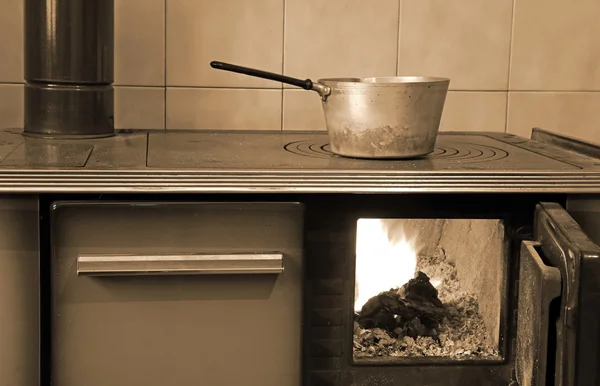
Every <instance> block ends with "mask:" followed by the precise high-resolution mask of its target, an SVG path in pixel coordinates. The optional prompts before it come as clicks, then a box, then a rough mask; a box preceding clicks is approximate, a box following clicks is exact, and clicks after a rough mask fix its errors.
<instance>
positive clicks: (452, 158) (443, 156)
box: [284, 139, 508, 163]
mask: <svg viewBox="0 0 600 386" xmlns="http://www.w3.org/2000/svg"><path fill="white" fill-rule="evenodd" d="M284 149H285V150H286V151H287V152H290V153H292V154H296V155H300V156H303V157H313V158H331V157H337V156H336V155H335V154H333V153H332V152H331V148H330V146H329V143H323V142H318V141H315V140H309V139H307V140H301V141H295V142H290V143H288V144H286V145H285V146H284ZM506 157H508V152H507V151H505V150H502V149H499V148H496V147H493V146H488V145H480V144H475V143H469V142H444V143H439V144H436V146H435V149H434V151H433V152H432V153H431V154H429V155H428V156H426V157H423V158H421V159H422V160H443V161H445V162H457V163H478V162H491V161H498V160H501V159H503V158H506Z"/></svg>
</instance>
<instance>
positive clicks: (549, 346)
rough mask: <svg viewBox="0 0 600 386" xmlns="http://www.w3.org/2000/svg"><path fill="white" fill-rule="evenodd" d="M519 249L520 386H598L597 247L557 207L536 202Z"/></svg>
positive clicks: (599, 313) (599, 287) (599, 263)
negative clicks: (530, 230) (530, 233)
mask: <svg viewBox="0 0 600 386" xmlns="http://www.w3.org/2000/svg"><path fill="white" fill-rule="evenodd" d="M533 239H534V241H524V242H523V243H522V246H521V256H520V258H521V263H520V274H519V300H518V312H519V314H518V322H517V345H516V353H517V360H516V368H517V371H516V377H517V381H518V382H519V384H520V385H521V386H545V385H555V386H572V385H581V386H583V385H590V386H591V385H599V384H600V383H598V382H600V379H598V370H597V364H598V363H600V348H599V343H600V248H599V247H598V246H597V245H596V244H595V243H594V242H593V241H592V240H590V238H589V237H588V236H587V234H586V233H585V232H584V231H583V229H582V228H581V227H580V226H579V224H578V223H577V222H576V221H575V220H574V219H573V218H572V217H571V216H570V215H569V213H568V212H567V211H566V210H565V209H563V207H561V206H560V205H559V204H555V203H540V204H539V205H537V207H536V211H535V219H534V237H533Z"/></svg>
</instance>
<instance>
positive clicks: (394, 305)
mask: <svg viewBox="0 0 600 386" xmlns="http://www.w3.org/2000/svg"><path fill="white" fill-rule="evenodd" d="M444 315H445V313H444V305H443V304H442V302H441V301H440V299H438V296H437V290H436V289H435V287H434V286H432V285H431V283H430V282H429V277H427V275H426V274H424V273H423V272H421V271H418V272H417V274H416V276H415V278H414V279H410V280H409V281H408V283H406V284H405V285H404V286H402V288H400V289H399V290H396V291H394V290H390V291H386V292H382V293H380V294H379V295H377V296H374V297H372V298H371V299H369V300H368V301H367V303H365V305H364V306H363V307H362V309H361V310H360V312H359V313H358V314H357V316H356V322H357V323H358V325H359V326H360V327H361V328H366V329H372V328H381V329H384V330H387V331H389V332H391V333H392V335H393V336H395V337H403V336H410V337H412V338H416V337H418V336H430V337H433V338H435V339H437V337H438V334H437V331H436V329H437V328H438V326H439V323H440V322H441V321H442V320H443V319H444Z"/></svg>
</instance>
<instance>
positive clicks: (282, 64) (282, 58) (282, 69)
mask: <svg viewBox="0 0 600 386" xmlns="http://www.w3.org/2000/svg"><path fill="white" fill-rule="evenodd" d="M286 11H287V0H283V25H282V28H283V36H282V39H281V73H282V74H284V71H285V32H286V31H285V13H286ZM283 89H284V87H283V83H281V114H280V117H279V123H280V124H279V127H280V130H281V131H283V114H285V113H284V112H283V98H284V96H283V94H284V92H283Z"/></svg>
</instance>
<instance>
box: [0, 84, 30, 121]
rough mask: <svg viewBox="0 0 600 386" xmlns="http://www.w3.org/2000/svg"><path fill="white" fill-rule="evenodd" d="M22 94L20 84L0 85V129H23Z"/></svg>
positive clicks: (22, 87) (22, 88)
mask: <svg viewBox="0 0 600 386" xmlns="http://www.w3.org/2000/svg"><path fill="white" fill-rule="evenodd" d="M23 93H24V86H23V85H21V84H0V128H4V129H6V128H15V127H17V128H20V127H23Z"/></svg>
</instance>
